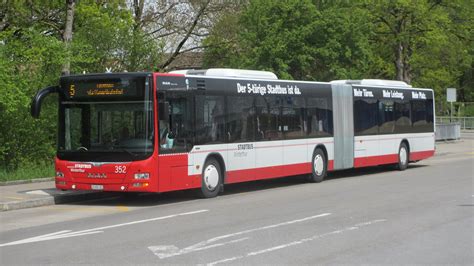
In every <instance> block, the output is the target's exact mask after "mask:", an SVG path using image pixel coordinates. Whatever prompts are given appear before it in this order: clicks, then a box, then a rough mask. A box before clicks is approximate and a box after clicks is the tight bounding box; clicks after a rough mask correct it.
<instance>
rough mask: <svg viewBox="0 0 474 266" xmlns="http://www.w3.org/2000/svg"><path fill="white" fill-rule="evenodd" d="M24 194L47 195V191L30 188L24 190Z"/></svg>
mask: <svg viewBox="0 0 474 266" xmlns="http://www.w3.org/2000/svg"><path fill="white" fill-rule="evenodd" d="M25 194H31V195H45V196H49V194H48V193H46V192H45V191H43V190H32V191H27V192H25Z"/></svg>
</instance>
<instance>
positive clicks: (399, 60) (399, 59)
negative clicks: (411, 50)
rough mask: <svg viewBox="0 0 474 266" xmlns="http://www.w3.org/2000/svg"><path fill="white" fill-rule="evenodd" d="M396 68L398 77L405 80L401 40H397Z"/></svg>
mask: <svg viewBox="0 0 474 266" xmlns="http://www.w3.org/2000/svg"><path fill="white" fill-rule="evenodd" d="M395 69H396V71H397V75H396V79H397V80H403V70H404V67H403V44H402V42H401V41H399V42H397V46H396V48H395Z"/></svg>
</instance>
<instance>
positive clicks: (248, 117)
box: [226, 96, 256, 183]
mask: <svg viewBox="0 0 474 266" xmlns="http://www.w3.org/2000/svg"><path fill="white" fill-rule="evenodd" d="M253 99H254V97H253V96H228V97H226V101H227V104H226V106H227V112H226V113H227V118H226V132H227V133H226V134H227V143H228V144H227V147H228V148H227V149H228V151H229V152H228V155H227V158H228V163H227V165H226V168H227V180H226V182H227V183H235V182H243V181H250V180H254V179H255V174H256V170H255V143H254V138H255V108H254V106H253V101H254V100H253Z"/></svg>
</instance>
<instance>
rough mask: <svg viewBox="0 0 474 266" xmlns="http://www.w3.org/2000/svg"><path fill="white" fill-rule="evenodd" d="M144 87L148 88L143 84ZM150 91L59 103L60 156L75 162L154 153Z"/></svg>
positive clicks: (119, 158)
mask: <svg viewBox="0 0 474 266" xmlns="http://www.w3.org/2000/svg"><path fill="white" fill-rule="evenodd" d="M142 89H144V90H145V88H143V87H142ZM150 94H151V93H150V92H148V93H143V94H142V95H143V98H142V99H139V98H137V97H135V98H132V99H133V100H128V101H126V98H129V99H130V98H131V97H124V98H123V99H120V98H117V97H115V98H113V99H110V100H105V99H103V98H102V99H101V100H99V101H97V100H94V99H83V98H81V99H76V100H75V99H66V100H65V101H62V102H61V105H60V123H59V124H60V127H59V141H58V153H57V155H58V158H59V159H63V160H73V161H91V162H117V161H122V162H123V161H135V160H142V159H144V158H147V157H149V156H150V155H151V154H152V152H153V104H152V97H150V96H149V95H150Z"/></svg>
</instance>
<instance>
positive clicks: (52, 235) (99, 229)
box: [0, 210, 209, 247]
mask: <svg viewBox="0 0 474 266" xmlns="http://www.w3.org/2000/svg"><path fill="white" fill-rule="evenodd" d="M208 211H209V210H198V211H192V212H184V213H178V214H172V215H167V216H161V217H155V218H151V219H145V220H139V221H133V222H128V223H122V224H115V225H109V226H102V227H97V228H92V229H87V230H82V231H76V232H74V231H71V230H63V231H58V232H55V233H50V234H46V235H40V236H35V237H30V238H27V239H23V240H18V241H14V242H10V243H5V244H0V247H5V246H13V245H20V244H27V243H33V242H40V241H47V240H54V239H61V238H66V237H75V236H83V235H90V234H98V233H103V232H104V231H103V230H105V229H111V228H117V227H121V226H126V225H133V224H139V223H146V222H153V221H158V220H164V219H169V218H174V217H179V216H185V215H191V214H198V213H202V212H208Z"/></svg>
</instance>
